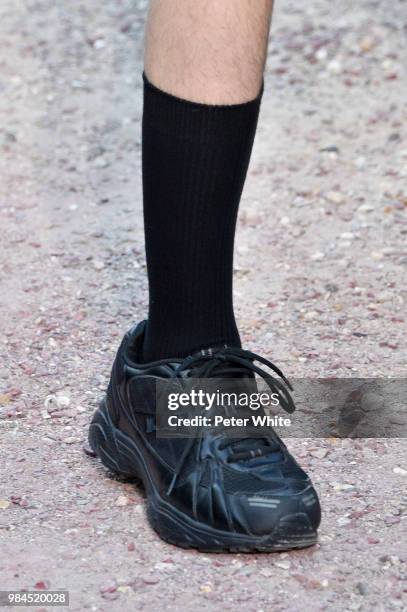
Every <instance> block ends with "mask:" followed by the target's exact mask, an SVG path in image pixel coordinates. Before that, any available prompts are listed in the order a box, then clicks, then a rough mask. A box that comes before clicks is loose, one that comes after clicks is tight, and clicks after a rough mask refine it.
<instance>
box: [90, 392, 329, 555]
mask: <svg viewBox="0 0 407 612" xmlns="http://www.w3.org/2000/svg"><path fill="white" fill-rule="evenodd" d="M89 444H90V446H91V448H92V450H93V451H94V452H95V453H96V455H97V456H98V457H99V458H100V460H101V461H102V463H103V465H104V466H105V467H107V468H108V469H109V470H110V471H112V472H115V473H116V474H118V475H120V476H124V477H126V478H131V479H133V480H138V481H139V482H140V483H141V484H142V485H143V487H144V489H145V491H146V495H147V518H148V521H149V523H150V525H151V526H152V528H153V529H154V530H155V531H156V532H157V533H158V535H159V536H160V537H161V538H162V539H163V540H165V541H166V542H168V543H170V544H174V545H175V546H179V547H181V548H196V549H198V550H200V551H202V552H234V553H237V552H277V551H278V552H281V551H284V550H292V549H299V548H306V547H309V546H313V545H314V544H315V543H316V542H317V532H316V531H315V529H313V528H312V526H311V524H310V521H309V518H308V516H307V515H306V514H305V513H303V512H297V513H295V514H290V515H288V516H284V517H283V518H282V519H281V520H280V522H279V524H278V525H277V526H276V527H275V529H274V531H273V532H272V533H271V534H268V535H267V536H251V535H246V534H241V533H234V532H228V531H220V530H218V529H214V528H212V527H210V526H209V525H207V524H205V523H201V522H199V521H196V520H194V519H193V518H192V517H189V516H188V515H186V514H184V513H182V512H180V511H179V510H178V509H177V508H176V507H174V506H173V505H171V504H170V503H168V502H167V501H165V500H164V499H163V498H162V497H161V496H160V495H159V493H158V492H157V490H156V488H155V486H154V483H153V482H152V481H151V478H150V476H149V473H148V469H147V467H146V465H145V462H144V459H143V456H142V454H141V452H140V450H139V449H138V447H137V445H136V444H135V443H134V442H133V440H132V439H131V438H130V437H129V436H127V435H126V434H125V433H123V432H122V431H121V430H120V429H118V428H117V427H115V425H114V423H113V422H112V420H111V418H110V413H109V410H108V408H107V406H106V402H105V400H104V401H102V402H101V404H100V407H99V409H98V410H97V411H96V413H95V415H94V417H93V419H92V422H91V425H90V428H89Z"/></svg>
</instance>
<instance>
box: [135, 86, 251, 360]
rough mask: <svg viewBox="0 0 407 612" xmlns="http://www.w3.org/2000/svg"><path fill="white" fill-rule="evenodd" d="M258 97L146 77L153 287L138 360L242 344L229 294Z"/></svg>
mask: <svg viewBox="0 0 407 612" xmlns="http://www.w3.org/2000/svg"><path fill="white" fill-rule="evenodd" d="M260 99H261V95H259V97H258V98H256V99H255V100H253V101H252V102H248V103H244V104H237V105H231V106H210V105H206V104H198V103H195V102H189V101H186V100H181V99H179V98H177V97H175V96H172V95H170V94H167V93H165V92H163V91H161V90H159V89H158V88H156V87H155V86H154V85H152V84H151V83H149V82H148V80H147V79H146V78H144V112H143V144H142V147H143V194H144V224H145V240H146V255H147V268H148V279H149V297H150V304H149V315H148V324H147V331H146V336H145V341H144V348H143V356H142V358H143V360H144V361H152V360H155V359H162V358H165V357H184V356H186V355H189V354H190V353H191V352H193V351H194V350H198V349H201V348H205V347H209V346H217V345H223V344H229V345H234V346H236V345H237V346H239V345H240V339H239V333H238V331H237V327H236V322H235V317H234V313H233V302H232V274H233V243H234V235H235V226H236V217H237V211H238V206H239V200H240V196H241V192H242V189H243V184H244V181H245V177H246V172H247V167H248V164H249V159H250V154H251V150H252V145H253V140H254V135H255V131H256V125H257V118H258V113H259V107H260Z"/></svg>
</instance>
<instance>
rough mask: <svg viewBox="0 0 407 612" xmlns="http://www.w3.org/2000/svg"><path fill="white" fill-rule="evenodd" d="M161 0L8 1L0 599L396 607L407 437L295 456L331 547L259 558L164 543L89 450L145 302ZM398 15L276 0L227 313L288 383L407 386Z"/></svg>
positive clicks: (401, 17) (315, 448) (401, 575)
mask: <svg viewBox="0 0 407 612" xmlns="http://www.w3.org/2000/svg"><path fill="white" fill-rule="evenodd" d="M146 4H147V3H146V2H141V1H136V0H131V1H130V0H120V1H119V0H116V1H113V0H106V1H105V2H103V3H100V2H96V0H87V2H75V3H69V2H66V1H63V0H35V1H34V0H29V1H25V2H23V1H22V0H17V1H16V0H15V1H14V2H11V0H3V1H2V3H1V6H0V45H1V47H2V53H1V59H0V66H1V71H0V92H1V95H0V152H1V155H0V174H1V177H2V180H1V183H0V219H1V222H0V223H1V225H0V227H1V234H2V240H1V245H0V278H1V301H0V325H1V330H2V333H1V337H0V356H1V361H0V436H1V446H0V452H1V460H0V538H1V543H0V547H1V555H0V588H1V589H22V588H34V587H35V586H36V585H37V587H38V588H44V587H45V588H52V589H56V588H66V589H68V590H69V591H70V596H71V599H70V608H69V609H70V610H72V611H74V612H77V611H78V612H79V611H83V610H92V611H95V612H96V611H97V612H99V611H100V612H102V611H105V612H115V611H116V610H117V611H123V610H126V611H127V610H131V611H133V610H157V609H163V610H168V611H174V610H196V609H199V606H202V607H204V608H205V609H206V610H216V611H218V610H219V611H220V610H236V609H241V608H242V607H244V609H245V610H246V611H247V612H252V611H253V612H260V611H262V610H264V611H266V610H267V611H268V610H273V611H290V612H291V611H293V612H294V611H295V612H296V611H300V610H301V611H303V610H307V611H308V610H312V611H317V610H321V611H322V610H329V611H331V610H332V611H343V610H362V611H366V612H367V611H371V610H397V609H403V608H405V607H406V584H405V565H406V561H407V554H406V527H405V521H404V520H403V518H404V515H403V513H404V512H405V509H406V477H407V468H406V461H405V451H406V444H405V440H401V439H387V440H386V439H364V440H363V439H359V440H350V439H346V440H338V439H336V438H327V439H295V440H290V441H289V445H290V447H291V448H292V450H293V451H294V452H295V453H296V456H297V457H298V458H299V459H300V461H301V463H302V465H303V466H304V467H305V468H306V469H308V470H309V471H310V473H311V475H312V477H313V480H314V482H315V485H316V487H317V489H318V491H319V493H320V496H321V501H322V505H323V511H324V514H323V522H322V525H321V530H320V542H319V544H318V545H317V546H315V547H313V548H311V549H308V550H304V551H299V552H292V553H282V554H274V555H250V556H249V555H235V556H228V555H214V556H210V555H203V554H199V553H196V552H185V551H182V550H178V549H176V548H174V547H171V546H169V545H167V544H165V543H163V542H161V541H160V540H159V539H158V537H156V535H155V534H154V533H153V532H151V531H150V529H149V528H148V526H147V522H146V518H145V515H144V509H143V508H144V505H143V494H142V492H141V491H140V490H139V489H137V488H135V487H134V486H133V485H131V484H129V483H122V482H120V481H118V480H117V479H115V478H113V477H112V476H111V475H108V474H107V473H106V471H105V470H104V469H103V468H102V466H101V465H100V464H99V463H98V462H97V461H95V460H92V459H91V458H89V457H87V456H85V455H84V453H83V450H82V445H83V442H84V440H85V439H86V433H87V426H88V423H89V420H90V418H91V415H92V412H93V411H94V409H95V407H96V405H97V402H98V401H99V399H100V397H101V396H102V394H103V391H104V389H105V386H106V383H107V379H108V374H109V368H110V366H111V362H112V359H113V356H114V353H115V350H116V348H117V345H118V343H119V340H120V337H121V335H122V334H123V332H124V331H125V330H126V329H127V328H128V327H129V325H130V324H131V323H132V322H133V321H134V320H137V319H140V318H143V317H144V316H145V312H146V305H147V285H146V275H145V260H144V253H143V234H142V217H141V184H140V117H141V103H142V98H141V93H142V81H141V71H142V33H143V26H144V20H145V11H146ZM406 17H407V10H406V5H405V2H402V1H400V0H393V1H392V2H389V1H387V0H382V1H380V2H379V1H367V0H361V1H360V2H359V3H357V4H355V3H354V2H350V0H344V1H343V2H341V3H332V2H326V1H323V0H311V1H310V2H307V3H297V2H291V1H287V2H283V1H282V0H281V1H280V2H278V3H277V7H276V11H275V19H274V27H273V35H272V41H271V45H270V53H269V62H268V67H267V74H266V90H265V96H264V101H263V106H262V114H261V119H260V125H259V131H258V136H257V140H256V145H255V150H254V153H253V158H252V163H251V167H250V172H249V178H248V182H247V185H246V188H245V193H244V197H243V200H242V207H241V215H240V219H239V227H238V236H237V243H236V261H235V263H236V270H235V277H236V283H235V294H236V295H235V297H236V311H237V315H238V320H239V325H240V328H241V330H242V335H243V340H244V344H245V346H247V347H248V348H252V349H253V350H255V351H256V352H259V353H263V354H264V355H265V356H268V357H269V358H271V359H272V360H273V361H274V362H275V363H277V364H278V365H279V366H280V367H282V369H283V370H284V372H285V373H287V374H288V375H290V376H293V377H299V376H304V377H317V376H320V377H332V376H344V377H352V376H369V377H383V376H392V377H405V375H406V348H405V338H406V324H405V318H406V313H405V301H406V269H407V248H406V235H407V224H406V209H407V190H406V177H407V140H406V119H407V106H406V100H407V84H406V83H407V82H406V63H405V57H406V46H407V45H406ZM403 418H404V417H403V415H400V420H401V421H402V420H403ZM18 609H20V608H18ZM21 609H22V608H21ZM34 609H35V608H34ZM40 609H41V610H43V609H44V608H37V610H40Z"/></svg>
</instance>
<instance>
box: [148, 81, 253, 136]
mask: <svg viewBox="0 0 407 612" xmlns="http://www.w3.org/2000/svg"><path fill="white" fill-rule="evenodd" d="M143 80H144V114H143V123H144V125H146V124H147V123H148V124H150V125H151V126H154V128H155V129H160V130H165V131H168V130H170V131H172V130H173V131H174V136H175V137H176V136H177V134H184V135H185V137H187V135H188V134H189V132H190V129H193V135H194V138H197V139H198V140H201V139H203V140H204V141H207V140H208V139H211V138H212V136H213V135H218V134H219V133H222V134H224V135H225V136H226V137H227V138H232V139H234V140H241V139H242V138H245V137H246V134H247V132H248V131H251V130H252V129H253V128H254V129H255V125H256V124H257V118H258V115H259V110H260V102H261V97H262V92H263V86H262V88H261V91H260V93H259V95H258V96H257V98H255V99H254V100H251V101H249V102H243V103H241V104H230V105H228V104H226V105H221V104H213V105H212V104H203V103H201V102H193V101H190V100H184V99H182V98H178V97H177V96H175V95H173V94H170V93H167V92H166V91H163V90H161V89H159V88H158V87H156V86H155V85H153V83H151V82H150V81H149V80H148V78H147V76H146V75H145V73H143ZM146 111H147V112H146Z"/></svg>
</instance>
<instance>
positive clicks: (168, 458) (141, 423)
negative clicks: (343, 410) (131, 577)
mask: <svg viewBox="0 0 407 612" xmlns="http://www.w3.org/2000/svg"><path fill="white" fill-rule="evenodd" d="M144 329H145V323H144V322H143V323H141V324H139V325H138V326H136V327H134V328H132V329H131V330H130V331H129V332H128V333H127V334H126V335H125V337H124V339H123V341H122V343H121V346H120V348H119V351H118V353H117V356H116V359H115V362H114V365H113V369H112V376H111V380H110V384H109V387H108V391H107V395H106V398H105V400H104V401H103V402H102V403H101V405H100V407H99V409H98V410H97V412H96V413H95V415H94V417H93V420H92V423H91V426H90V430H89V442H90V445H91V447H92V449H93V450H94V452H95V453H96V454H97V455H98V456H99V457H100V459H101V460H102V462H103V464H104V465H105V466H106V467H107V468H109V469H110V470H112V471H114V472H117V473H119V474H121V475H124V476H128V477H131V478H138V479H140V480H141V481H142V483H143V485H144V487H145V490H146V494H147V515H148V519H149V521H150V524H151V525H152V527H153V528H154V529H155V530H156V531H157V533H158V534H159V535H160V536H161V537H162V538H163V539H164V540H166V541H167V542H170V543H171V544H175V545H177V546H181V547H183V548H198V549H199V550H203V551H214V552H216V551H217V552H221V551H230V552H250V551H281V550H287V549H292V548H303V547H306V546H310V545H312V544H314V543H315V542H316V540H317V528H318V525H319V522H320V516H321V511H320V505H319V501H318V497H317V494H316V492H315V490H314V488H313V486H312V484H311V481H310V479H309V478H308V476H307V475H306V474H305V472H304V471H303V470H302V469H301V468H300V467H299V465H298V464H297V463H296V461H295V460H294V458H293V457H292V456H291V455H290V453H289V452H288V450H287V448H286V446H285V445H284V443H283V442H282V441H281V440H280V438H278V436H277V435H276V434H275V432H273V431H272V430H270V429H269V430H268V431H269V432H270V433H269V434H268V436H267V437H266V438H265V437H263V433H262V438H261V439H259V438H257V439H255V438H242V439H238V440H236V439H234V438H230V437H225V436H224V435H223V436H222V435H221V434H219V432H216V431H213V432H211V431H209V432H208V431H206V432H205V434H204V437H200V438H199V437H195V438H182V439H180V438H170V439H163V438H158V437H157V436H156V422H155V416H156V399H155V393H154V392H152V385H151V383H152V382H153V383H155V381H157V380H158V379H163V378H164V379H169V378H174V377H185V376H186V375H187V376H191V375H192V376H195V373H196V372H197V371H199V377H200V378H204V377H205V373H208V375H210V376H214V375H216V369H217V368H218V369H219V368H220V370H221V372H222V375H223V373H224V372H225V366H228V365H229V366H230V368H231V371H233V373H234V375H236V372H237V371H239V372H240V373H241V374H242V375H243V376H244V375H245V373H246V375H248V376H249V377H253V372H256V373H257V374H260V375H261V376H263V377H265V378H266V379H267V378H268V379H269V381H273V380H274V381H276V379H275V377H273V378H271V375H270V374H268V373H267V372H266V371H265V370H263V369H261V368H260V367H258V366H256V365H254V362H255V361H258V362H260V363H262V364H263V365H267V366H268V367H269V368H271V369H272V370H274V373H278V374H279V375H280V376H281V377H282V379H283V381H284V383H285V384H286V385H288V387H289V383H288V381H286V379H285V378H284V377H283V375H282V374H281V372H280V371H279V370H278V369H277V368H276V367H275V366H273V364H271V363H270V362H268V361H267V360H265V359H263V358H262V357H259V356H257V355H255V354H254V353H250V352H249V351H245V350H243V349H241V348H231V347H226V348H219V349H213V350H209V351H208V350H206V351H199V352H198V353H196V354H195V355H192V356H191V357H188V358H187V359H185V360H182V359H168V360H161V361H156V362H152V363H143V364H141V363H138V362H137V355H138V354H140V349H141V346H142V342H143V335H144ZM280 384H281V383H280ZM285 397H286V398H287V399H286V406H285V407H286V409H288V410H289V411H292V410H293V404H292V400H291V398H290V395H289V393H286V395H285Z"/></svg>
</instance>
